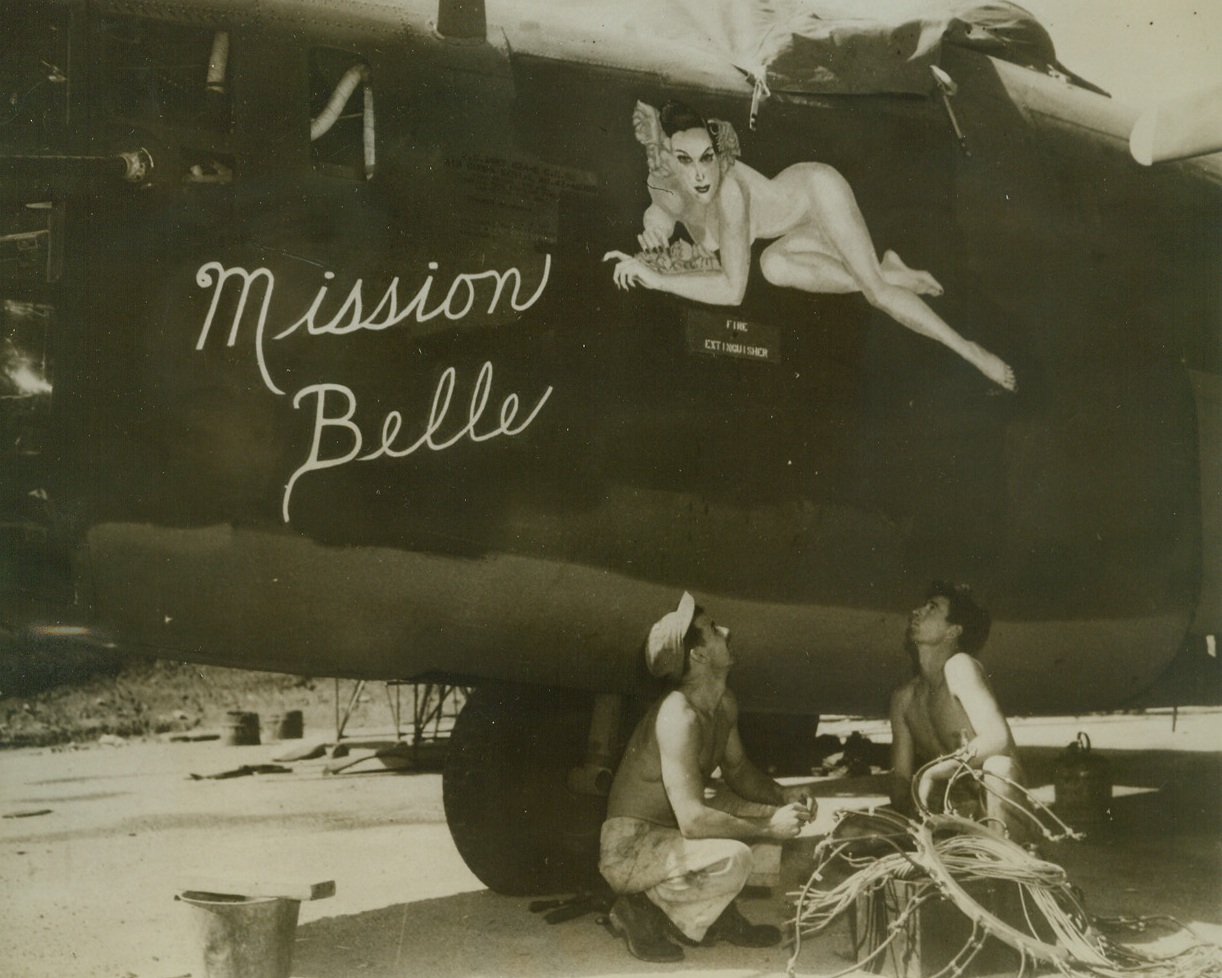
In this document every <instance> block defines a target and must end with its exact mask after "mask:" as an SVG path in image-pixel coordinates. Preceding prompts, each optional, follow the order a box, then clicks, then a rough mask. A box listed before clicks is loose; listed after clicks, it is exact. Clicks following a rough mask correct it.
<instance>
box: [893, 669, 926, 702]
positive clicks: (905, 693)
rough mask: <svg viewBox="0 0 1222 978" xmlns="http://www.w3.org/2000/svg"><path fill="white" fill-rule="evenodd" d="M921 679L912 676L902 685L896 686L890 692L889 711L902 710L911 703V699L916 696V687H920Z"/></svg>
mask: <svg viewBox="0 0 1222 978" xmlns="http://www.w3.org/2000/svg"><path fill="white" fill-rule="evenodd" d="M920 682H921V677H920V676H913V677H912V678H911V679H909V680H908V681H907V682H905V683H903V684H902V685H899V686H896V687H895V689H893V690H892V691H891V709H892V711H895V710H903V709H906V708H907V707H908V704H909V703H911V702H912V697H913V696H915V695H916V691H917V687H918V686H919V685H920Z"/></svg>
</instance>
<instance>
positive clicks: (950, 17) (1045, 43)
mask: <svg viewBox="0 0 1222 978" xmlns="http://www.w3.org/2000/svg"><path fill="white" fill-rule="evenodd" d="M514 9H515V10H517V11H519V12H521V13H520V16H521V15H523V14H524V16H523V17H522V20H521V23H523V24H526V23H528V22H529V19H530V18H531V14H527V13H525V12H526V11H527V10H529V9H530V8H529V7H523V6H522V5H521V4H515V5H514ZM490 13H492V14H493V15H494V16H495V7H492V6H491V5H490ZM537 14H538V20H539V23H540V25H543V24H548V23H549V22H552V23H554V22H555V21H556V19H557V18H559V19H560V20H561V21H562V22H568V21H572V22H573V23H574V24H578V23H579V24H582V25H584V28H585V31H586V32H587V34H588V35H591V34H592V33H593V32H599V31H600V28H601V29H602V30H605V32H606V34H608V35H611V36H612V37H614V38H615V40H622V39H623V38H624V36H625V35H631V36H636V37H639V38H641V39H648V40H649V41H650V42H653V43H662V44H667V45H668V46H675V47H681V48H688V49H690V50H691V52H692V54H693V56H694V57H695V58H697V59H701V60H702V59H705V58H712V59H716V60H719V61H721V62H722V63H724V64H726V65H729V66H733V67H734V68H735V69H737V70H738V71H739V72H741V74H742V75H743V76H744V78H745V79H746V80H747V81H749V82H751V83H752V84H755V85H756V86H757V87H758V88H760V89H761V90H762V91H763V92H764V93H765V94H766V93H768V92H785V91H788V92H806V93H812V94H827V95H855V94H879V93H892V94H920V95H924V94H927V93H929V92H930V91H931V90H932V89H933V88H934V85H935V82H934V78H933V75H932V73H931V72H930V70H929V69H930V66H931V65H934V64H937V63H938V61H939V58H940V54H941V51H942V47H943V45H945V44H953V45H956V46H961V47H968V48H972V49H974V50H978V51H981V52H984V53H986V54H989V55H991V56H993V57H996V58H1000V59H1002V60H1005V61H1010V62H1013V63H1015V64H1020V65H1023V66H1025V67H1029V68H1032V69H1034V70H1036V71H1040V72H1046V73H1054V74H1059V75H1061V76H1063V77H1065V78H1067V79H1069V80H1072V81H1073V82H1075V83H1077V84H1082V85H1086V86H1087V87H1093V86H1089V85H1088V83H1085V82H1083V80H1082V79H1080V78H1078V77H1076V76H1075V75H1073V74H1072V73H1071V72H1069V71H1068V70H1067V69H1066V68H1065V67H1064V66H1063V65H1061V64H1060V62H1059V61H1058V60H1057V57H1056V52H1055V50H1054V47H1053V44H1052V39H1051V38H1050V37H1049V35H1048V32H1047V30H1045V29H1044V27H1043V26H1042V25H1041V24H1040V23H1039V21H1037V20H1036V19H1035V17H1034V16H1033V15H1032V14H1030V13H1028V12H1027V11H1026V10H1024V9H1023V8H1021V7H1019V6H1017V5H1016V4H1013V3H1008V2H1004V0H993V2H988V0H986V2H979V0H870V2H866V3H863V2H862V0H712V2H710V0H660V2H659V0H648V2H644V0H638V2H634V3H630V4H627V5H623V4H608V3H606V2H603V0H589V2H587V0H579V2H576V3H566V4H563V5H554V4H548V5H547V10H546V11H545V10H544V8H543V6H540V7H539V8H538V11H537ZM617 35H618V36H617ZM590 39H591V41H592V42H593V44H592V48H593V49H594V50H597V48H598V39H597V38H596V36H591V38H590ZM511 40H512V39H511ZM608 40H610V38H608ZM612 43H613V44H614V42H612Z"/></svg>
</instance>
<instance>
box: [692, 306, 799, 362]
mask: <svg viewBox="0 0 1222 978" xmlns="http://www.w3.org/2000/svg"><path fill="white" fill-rule="evenodd" d="M685 320H686V327H687V349H688V352H691V353H703V354H706V355H707V356H714V357H738V358H739V359H741V360H756V361H758V362H760V363H780V362H781V331H780V329H778V328H777V327H776V326H773V325H771V324H769V323H761V322H756V321H755V320H749V319H739V318H737V317H735V316H732V315H727V314H726V313H724V312H718V311H712V310H709V311H706V310H703V309H689V310H687V312H686V316H685Z"/></svg>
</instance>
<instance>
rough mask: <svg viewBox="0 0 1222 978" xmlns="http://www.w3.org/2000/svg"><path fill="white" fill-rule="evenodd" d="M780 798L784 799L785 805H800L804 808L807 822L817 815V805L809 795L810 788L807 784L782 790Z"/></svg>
mask: <svg viewBox="0 0 1222 978" xmlns="http://www.w3.org/2000/svg"><path fill="white" fill-rule="evenodd" d="M781 798H783V799H784V802H785V804H786V805H791V804H793V805H801V806H802V807H803V808H805V809H806V811H807V813H808V815H809V817H808V819H807V821H809V820H810V819H813V818H814V817H815V816H816V815H817V814H818V813H819V803H818V802H817V801H815V796H814V795H813V794H812V793H811V786H810V785H809V784H795V785H792V786H790V787H787V788H782V789H781Z"/></svg>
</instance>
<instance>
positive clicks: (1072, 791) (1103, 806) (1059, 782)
mask: <svg viewBox="0 0 1222 978" xmlns="http://www.w3.org/2000/svg"><path fill="white" fill-rule="evenodd" d="M1053 787H1054V790H1055V792H1056V801H1055V804H1054V809H1055V811H1056V813H1057V815H1058V816H1059V817H1060V818H1061V819H1062V820H1064V821H1065V822H1066V823H1068V824H1069V826H1070V827H1071V828H1074V829H1077V830H1078V831H1080V832H1094V831H1098V830H1099V829H1101V828H1103V827H1104V826H1105V825H1107V824H1108V823H1109V822H1110V821H1111V820H1112V772H1111V766H1110V765H1109V764H1108V762H1107V758H1105V757H1100V756H1099V755H1098V754H1095V753H1093V752H1092V751H1091V749H1090V737H1088V736H1087V735H1086V733H1085V732H1079V733H1078V739H1077V740H1075V741H1074V742H1073V743H1072V744H1070V745H1069V746H1068V747H1066V748H1065V750H1064V751H1062V752H1061V755H1060V757H1058V758H1057V762H1056V766H1055V767H1054V769H1053Z"/></svg>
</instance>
